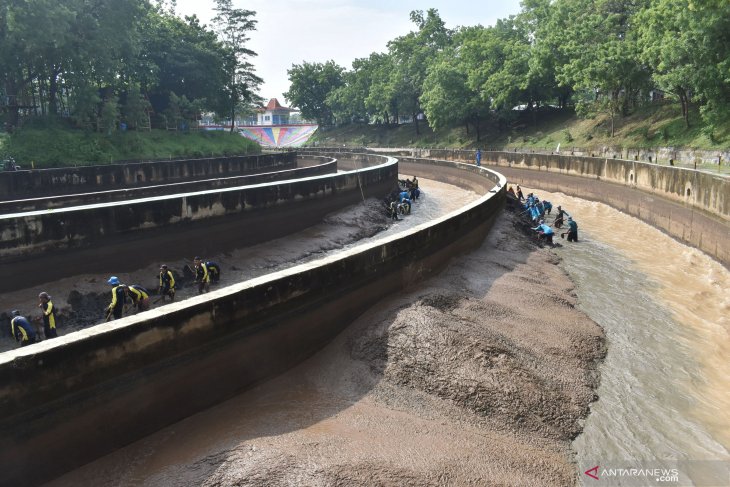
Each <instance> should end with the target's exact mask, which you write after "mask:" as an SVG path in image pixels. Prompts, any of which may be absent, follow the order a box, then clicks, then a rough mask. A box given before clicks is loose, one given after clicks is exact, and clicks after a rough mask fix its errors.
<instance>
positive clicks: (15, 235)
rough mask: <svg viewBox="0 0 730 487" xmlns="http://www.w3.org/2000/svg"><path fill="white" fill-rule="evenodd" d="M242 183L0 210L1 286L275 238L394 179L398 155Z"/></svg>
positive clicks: (124, 268) (381, 189)
mask: <svg viewBox="0 0 730 487" xmlns="http://www.w3.org/2000/svg"><path fill="white" fill-rule="evenodd" d="M359 157H365V158H368V159H371V160H373V161H374V162H375V161H377V162H380V164H379V165H372V166H370V167H366V168H364V169H362V170H360V171H350V172H342V173H337V174H330V175H323V176H313V177H309V178H303V179H292V180H287V181H281V182H274V183H264V184H257V185H251V186H244V187H234V188H223V189H216V190H208V191H200V192H193V193H184V194H177V195H167V196H159V197H155V198H143V199H137V200H131V201H121V202H112V203H101V204H97V205H87V206H80V207H71V208H61V209H57V210H44V211H34V212H25V213H17V214H9V215H0V237H1V240H0V274H2V275H5V276H13V279H12V280H10V279H3V280H0V292H4V291H8V290H10V289H13V288H23V287H29V286H33V285H36V284H40V283H42V282H49V281H52V280H54V279H58V278H61V277H63V276H67V275H79V274H84V273H93V274H97V273H100V274H106V273H118V272H125V271H131V270H133V269H139V268H141V267H144V266H146V265H149V264H152V263H154V262H159V261H168V260H170V259H176V258H184V257H186V256H187V257H190V255H195V254H206V253H212V252H214V251H215V252H222V251H226V250H230V249H234V248H241V247H245V246H247V245H252V244H255V243H259V242H263V241H266V240H270V239H273V238H278V237H282V236H284V235H287V234H288V233H291V232H294V231H297V230H300V229H302V228H305V227H307V226H311V225H313V224H315V223H317V222H319V221H321V219H322V218H323V217H324V215H326V214H327V213H330V212H332V211H334V210H335V209H338V208H340V207H342V206H343V205H348V204H352V203H355V202H357V201H358V200H361V199H362V198H363V196H364V197H368V196H371V195H373V196H377V197H380V196H382V195H383V194H386V193H387V192H388V191H389V190H390V189H391V188H392V187H393V186H394V185H395V184H396V178H397V174H398V167H397V162H396V161H395V160H392V161H390V162H388V163H385V164H383V161H384V160H385V159H384V157H383V156H374V155H363V156H359Z"/></svg>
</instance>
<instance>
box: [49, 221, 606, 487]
mask: <svg viewBox="0 0 730 487" xmlns="http://www.w3.org/2000/svg"><path fill="white" fill-rule="evenodd" d="M557 263H558V261H557V258H556V256H555V255H554V253H552V251H550V250H548V249H539V248H537V247H536V246H535V245H534V243H533V242H532V241H531V240H530V239H529V238H528V237H526V236H525V234H524V231H523V230H522V229H521V228H520V227H519V225H516V224H515V222H514V219H513V217H512V216H511V215H510V214H506V215H505V217H504V218H502V219H501V221H500V222H499V223H498V224H497V225H496V227H495V228H494V229H493V231H492V232H491V234H490V236H489V238H488V239H487V241H485V243H484V245H483V246H482V247H481V248H480V249H479V250H477V251H475V252H473V253H471V254H470V255H468V256H462V257H459V258H457V259H456V260H455V261H454V263H453V264H452V265H451V266H450V267H449V268H448V269H447V270H446V271H444V272H443V273H442V274H440V275H439V276H438V277H436V278H433V279H431V280H428V281H426V282H423V283H414V286H413V288H412V289H411V290H410V291H408V292H404V293H402V294H400V295H398V296H393V297H392V298H391V299H389V300H386V301H385V302H383V303H381V304H380V305H379V306H377V307H376V308H373V309H372V310H370V311H369V312H367V313H365V314H364V315H362V316H360V317H359V318H357V320H356V321H355V323H354V324H353V325H352V326H350V327H349V328H348V329H347V330H346V331H345V332H344V333H342V334H341V335H340V336H339V337H338V338H337V339H336V340H335V341H333V342H332V343H331V344H330V345H328V346H327V347H326V348H325V349H323V350H322V351H320V352H319V353H318V354H316V355H315V356H314V357H312V358H311V359H309V360H308V361H306V362H305V363H303V364H301V365H300V366H298V367H296V368H295V369H292V370H291V371H289V372H287V373H286V374H284V375H282V376H280V377H278V378H276V379H274V380H271V381H269V382H267V383H265V384H262V385H260V386H258V387H256V388H254V389H252V390H249V391H247V392H246V393H243V394H241V395H240V396H238V397H236V398H234V399H232V400H230V401H227V402H225V403H223V404H221V405H219V406H216V407H214V408H211V409H209V410H207V411H204V412H203V413H200V414H197V415H195V416H193V417H190V418H188V419H186V420H184V421H181V422H180V423H177V424H175V425H173V426H171V427H168V428H166V429H164V430H161V431H159V432H157V433H156V434H154V435H151V436H149V437H147V438H145V439H143V440H141V441H139V442H136V443H134V444H132V445H129V446H127V447H125V448H123V449H120V450H118V451H117V452H115V453H114V454H112V455H109V456H107V457H104V458H102V459H100V460H98V461H97V462H94V463H92V464H89V465H87V466H85V467H82V468H81V469H78V470H76V471H74V472H71V473H69V474H67V475H66V476H64V477H62V478H60V479H57V480H56V481H55V482H53V483H52V485H57V486H62V485H97V486H105V485H106V486H112V485H140V484H144V485H205V486H229V485H230V486H232V485H237V486H271V485H308V486H332V485H393V486H396V485H397V486H402V485H413V486H423V485H480V486H481V485H546V486H548V485H549V486H554V485H572V484H574V483H575V479H576V475H575V467H574V465H573V464H572V463H571V462H572V459H573V454H572V452H571V451H570V441H571V439H573V438H574V437H575V436H576V435H577V434H578V433H579V432H580V430H581V422H582V419H583V418H585V416H586V415H587V414H588V411H589V405H590V403H591V402H592V401H593V400H595V399H596V396H595V393H594V390H595V388H596V386H597V384H598V380H599V377H598V373H597V370H596V365H597V362H598V361H599V360H600V359H601V358H602V357H603V356H604V355H605V337H604V335H603V332H602V330H601V329H600V328H599V327H598V326H597V325H596V324H595V323H593V322H592V321H591V320H589V319H588V318H587V317H586V316H585V315H583V314H582V313H580V312H579V311H578V310H576V309H575V307H574V304H575V297H574V294H573V292H572V284H571V282H570V281H569V280H568V279H567V277H566V275H565V274H564V273H563V272H562V271H561V270H560V269H559V267H558V266H557V265H556V264H557ZM221 373H225V371H221Z"/></svg>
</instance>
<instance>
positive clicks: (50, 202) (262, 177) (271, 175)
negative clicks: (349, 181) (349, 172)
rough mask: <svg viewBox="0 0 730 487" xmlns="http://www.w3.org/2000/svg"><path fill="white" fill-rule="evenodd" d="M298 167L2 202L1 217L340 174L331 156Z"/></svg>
mask: <svg viewBox="0 0 730 487" xmlns="http://www.w3.org/2000/svg"><path fill="white" fill-rule="evenodd" d="M296 164H297V167H296V168H294V169H282V170H277V171H273V172H263V173H258V174H249V175H244V176H228V177H216V178H212V179H198V180H195V181H185V182H177V183H170V184H155V185H151V186H141V187H132V188H123V189H111V190H107V191H95V192H93V193H74V194H59V195H56V196H46V197H41V198H27V199H20V200H8V201H0V215H3V214H9V213H21V212H26V211H37V210H47V209H51V208H64V207H69V206H82V205H91V204H98V203H107V202H111V201H126V200H133V199H138V198H153V197H156V196H162V195H169V194H181V193H192V192H196V191H206V190H209V189H216V188H231V187H234V186H246V185H251V184H260V183H270V182H274V181H284V180H286V179H299V178H306V177H309V176H320V175H323V174H334V173H336V172H337V160H336V159H333V158H331V157H315V156H311V157H308V158H303V159H302V158H298V159H297V161H296Z"/></svg>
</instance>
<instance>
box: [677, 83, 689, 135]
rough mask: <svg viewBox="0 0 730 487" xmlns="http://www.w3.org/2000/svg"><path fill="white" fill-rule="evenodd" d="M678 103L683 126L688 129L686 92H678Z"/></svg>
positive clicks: (687, 99) (687, 98)
mask: <svg viewBox="0 0 730 487" xmlns="http://www.w3.org/2000/svg"><path fill="white" fill-rule="evenodd" d="M679 101H680V102H681V104H682V119H684V126H685V127H686V128H689V97H688V96H687V91H686V90H683V89H681V90H679Z"/></svg>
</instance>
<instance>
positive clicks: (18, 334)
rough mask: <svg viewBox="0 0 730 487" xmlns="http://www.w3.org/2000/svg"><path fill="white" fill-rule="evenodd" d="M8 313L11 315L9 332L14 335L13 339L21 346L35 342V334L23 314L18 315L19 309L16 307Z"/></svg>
mask: <svg viewBox="0 0 730 487" xmlns="http://www.w3.org/2000/svg"><path fill="white" fill-rule="evenodd" d="M10 314H11V315H12V316H13V318H12V319H11V320H10V333H11V334H12V335H13V336H14V337H15V341H16V342H20V346H21V347H25V346H26V345H30V344H31V343H35V341H36V334H35V330H34V329H33V326H32V325H31V324H30V322H29V321H28V320H27V319H26V318H25V317H24V316H20V311H18V310H17V309H14V310H13V311H11V312H10Z"/></svg>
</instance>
